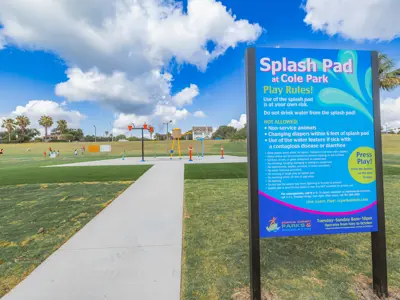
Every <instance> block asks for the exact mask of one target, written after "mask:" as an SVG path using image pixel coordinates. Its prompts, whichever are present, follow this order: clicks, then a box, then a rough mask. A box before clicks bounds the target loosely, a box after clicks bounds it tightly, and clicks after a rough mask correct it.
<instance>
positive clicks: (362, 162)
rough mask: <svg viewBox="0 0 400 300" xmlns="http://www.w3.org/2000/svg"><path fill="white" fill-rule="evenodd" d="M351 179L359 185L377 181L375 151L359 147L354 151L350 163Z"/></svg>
mask: <svg viewBox="0 0 400 300" xmlns="http://www.w3.org/2000/svg"><path fill="white" fill-rule="evenodd" d="M348 167H349V172H350V175H351V177H353V179H354V180H355V181H357V182H359V183H363V184H368V183H371V182H374V181H375V179H376V171H375V150H374V149H372V148H370V147H359V148H357V149H356V150H354V151H353V153H352V154H351V155H350V157H349V162H348Z"/></svg>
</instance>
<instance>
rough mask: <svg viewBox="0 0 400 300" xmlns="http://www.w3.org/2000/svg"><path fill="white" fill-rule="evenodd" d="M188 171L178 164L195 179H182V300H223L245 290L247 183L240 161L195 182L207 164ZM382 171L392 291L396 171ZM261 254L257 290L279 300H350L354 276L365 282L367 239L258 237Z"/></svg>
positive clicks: (398, 212) (396, 269) (396, 254)
mask: <svg viewBox="0 0 400 300" xmlns="http://www.w3.org/2000/svg"><path fill="white" fill-rule="evenodd" d="M390 159H393V160H394V159H395V158H394V157H391V158H390ZM396 164H398V163H396ZM188 167H189V168H188ZM192 167H193V166H192V165H190V166H186V174H188V175H189V178H197V179H188V180H186V181H185V220H184V250H183V257H184V258H183V260H184V263H183V291H182V295H183V299H185V300H189V299H193V300H194V299H207V300H208V299H231V296H232V294H234V293H235V291H236V290H237V289H241V288H246V287H248V285H249V269H248V264H249V259H248V251H249V246H248V245H249V241H248V198H247V178H245V177H246V176H245V174H244V171H243V166H241V165H240V164H234V167H232V166H229V165H223V164H220V165H214V167H215V168H217V169H218V170H217V171H216V170H213V171H212V172H211V173H210V175H211V176H212V178H213V179H203V178H204V172H205V170H208V171H211V169H207V168H211V167H208V166H206V165H198V169H197V170H196V168H192ZM194 167H197V165H196V166H194ZM393 168H394V169H393ZM387 170H390V172H389V174H391V175H387V176H385V193H386V194H385V195H386V198H385V200H386V222H387V249H388V250H387V251H388V268H389V280H390V282H389V284H390V287H392V288H400V247H399V245H400V232H399V231H398V229H399V228H400V220H399V216H400V205H398V200H397V199H398V196H397V195H398V193H399V191H400V175H399V174H400V168H396V167H392V168H390V169H389V168H388V167H387V166H386V167H385V172H388V171H387ZM216 172H218V174H219V175H215V174H216ZM240 174H241V176H242V178H238V177H240V176H239V175H240ZM224 176H227V178H229V179H222V178H224ZM217 178H220V179H217ZM233 178H236V179H233ZM199 179H200V180H199ZM261 251H262V255H261V256H262V262H261V266H262V267H261V268H262V272H263V273H262V282H263V288H264V289H265V290H267V291H272V292H274V293H275V294H277V295H278V296H279V297H280V299H285V300H286V299H296V300H298V299H330V300H331V299H332V300H335V299H338V300H339V299H357V296H356V293H355V289H354V284H355V278H359V276H361V275H362V276H367V277H369V278H371V251H370V234H347V235H324V236H312V237H290V238H275V239H264V240H262V242H261Z"/></svg>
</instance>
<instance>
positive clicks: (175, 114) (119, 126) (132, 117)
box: [113, 104, 191, 134]
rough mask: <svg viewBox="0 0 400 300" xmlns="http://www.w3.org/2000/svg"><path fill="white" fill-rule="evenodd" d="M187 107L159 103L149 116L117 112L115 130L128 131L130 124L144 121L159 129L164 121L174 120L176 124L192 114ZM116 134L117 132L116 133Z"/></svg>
mask: <svg viewBox="0 0 400 300" xmlns="http://www.w3.org/2000/svg"><path fill="white" fill-rule="evenodd" d="M190 115H191V114H190V112H189V111H188V110H187V109H185V108H184V109H178V108H177V107H176V106H173V105H165V104H157V105H156V107H155V109H154V111H153V113H152V114H151V115H149V116H140V115H136V114H124V113H120V114H117V115H116V117H115V121H114V129H113V130H114V132H116V133H124V134H126V133H127V132H128V129H127V128H128V125H130V124H132V123H134V124H135V125H136V126H141V125H143V124H144V123H147V124H151V125H152V126H154V127H155V128H156V130H157V129H160V128H161V127H162V126H163V123H165V122H169V121H172V124H175V123H176V122H177V121H179V120H183V119H186V118H187V117H188V116H190ZM114 134H115V133H114Z"/></svg>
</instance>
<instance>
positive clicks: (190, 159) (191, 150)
mask: <svg viewBox="0 0 400 300" xmlns="http://www.w3.org/2000/svg"><path fill="white" fill-rule="evenodd" d="M192 154H193V147H192V145H190V146H189V161H193V159H192Z"/></svg>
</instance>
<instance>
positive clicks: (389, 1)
mask: <svg viewBox="0 0 400 300" xmlns="http://www.w3.org/2000/svg"><path fill="white" fill-rule="evenodd" d="M304 9H305V11H306V12H307V15H306V17H305V19H304V22H305V23H307V24H308V25H311V26H312V28H313V29H314V30H321V31H324V32H326V33H327V34H329V35H335V34H340V35H342V36H344V37H346V38H351V39H354V40H364V39H370V40H375V39H377V40H382V41H390V40H393V39H395V38H397V37H399V36H400V18H399V12H400V1H399V0H384V1H382V0H341V1H333V0H307V2H306V4H305V6H304Z"/></svg>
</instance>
